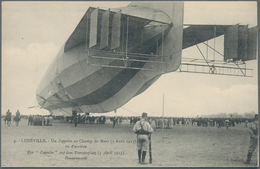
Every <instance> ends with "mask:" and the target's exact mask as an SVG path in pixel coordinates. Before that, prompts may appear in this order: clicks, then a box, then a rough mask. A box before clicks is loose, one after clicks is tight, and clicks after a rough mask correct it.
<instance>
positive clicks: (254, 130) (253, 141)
mask: <svg viewBox="0 0 260 169" xmlns="http://www.w3.org/2000/svg"><path fill="white" fill-rule="evenodd" d="M248 131H249V133H250V145H249V149H248V154H247V159H246V162H245V163H244V164H250V160H251V157H252V154H253V152H254V151H255V149H256V147H257V145H258V144H257V142H258V114H256V115H255V119H254V122H253V124H252V125H251V126H249V130H248Z"/></svg>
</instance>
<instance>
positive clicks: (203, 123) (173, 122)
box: [129, 117, 253, 129]
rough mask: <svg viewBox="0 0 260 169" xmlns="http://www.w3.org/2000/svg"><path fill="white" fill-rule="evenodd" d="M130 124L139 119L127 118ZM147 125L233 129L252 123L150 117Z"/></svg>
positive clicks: (236, 119) (226, 119)
mask: <svg viewBox="0 0 260 169" xmlns="http://www.w3.org/2000/svg"><path fill="white" fill-rule="evenodd" d="M129 120H130V124H135V123H136V122H137V121H138V120H140V117H129ZM148 121H149V123H150V124H151V125H152V126H153V128H156V129H158V128H168V129H171V128H173V126H199V127H218V128H221V127H226V128H227V129H228V127H235V126H236V125H238V124H241V123H245V127H246V126H247V123H249V122H252V121H253V119H249V118H202V117H200V118H184V117H164V118H163V117H150V118H148Z"/></svg>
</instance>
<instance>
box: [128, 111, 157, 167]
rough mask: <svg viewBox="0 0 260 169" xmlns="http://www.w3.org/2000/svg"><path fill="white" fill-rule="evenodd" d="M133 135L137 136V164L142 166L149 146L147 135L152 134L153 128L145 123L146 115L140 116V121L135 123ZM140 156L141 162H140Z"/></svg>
mask: <svg viewBox="0 0 260 169" xmlns="http://www.w3.org/2000/svg"><path fill="white" fill-rule="evenodd" d="M133 131H134V133H136V134H137V148H138V159H139V163H141V164H144V161H145V155H146V152H147V149H148V146H149V137H148V135H149V134H151V133H152V132H153V128H152V127H151V125H150V124H149V122H148V121H147V113H143V114H142V118H141V120H140V121H137V122H136V123H135V125H134V128H133ZM141 155H142V161H141Z"/></svg>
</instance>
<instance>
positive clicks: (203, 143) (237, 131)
mask: <svg viewBox="0 0 260 169" xmlns="http://www.w3.org/2000/svg"><path fill="white" fill-rule="evenodd" d="M112 126H113V124H112V123H111V122H107V123H106V124H78V127H74V125H73V124H71V123H61V122H59V121H53V125H52V126H28V125H27V120H26V119H22V121H21V123H20V124H19V126H15V125H14V124H12V125H11V126H9V127H8V126H6V125H5V124H4V123H3V120H2V126H1V130H2V131H1V138H2V140H1V150H2V151H1V166H2V167H90V166H95V167H97V166H100V167H119V166H123V167H143V166H145V167H155V166H158V167H164V166H165V167H256V166H258V160H257V159H258V158H257V154H258V150H256V151H255V152H254V154H253V156H252V161H251V164H250V165H245V164H243V161H245V160H246V155H247V149H248V146H249V134H248V132H247V128H244V125H243V124H241V125H237V126H236V127H230V128H228V129H226V128H221V129H218V128H217V127H197V126H174V127H173V129H157V130H156V131H155V132H154V133H153V134H152V158H153V163H152V164H149V163H148V162H149V153H147V156H146V162H147V164H143V165H141V164H139V163H138V159H137V158H138V157H137V149H136V135H135V134H134V133H133V132H132V128H133V125H130V124H129V121H124V122H123V123H122V124H119V125H116V126H115V128H113V127H112Z"/></svg>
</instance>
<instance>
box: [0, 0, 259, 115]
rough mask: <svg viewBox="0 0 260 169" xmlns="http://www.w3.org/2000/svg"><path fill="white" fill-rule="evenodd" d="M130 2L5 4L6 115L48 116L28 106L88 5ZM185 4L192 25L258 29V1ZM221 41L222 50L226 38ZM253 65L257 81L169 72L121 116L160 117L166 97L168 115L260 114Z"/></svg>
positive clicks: (191, 53)
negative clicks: (223, 25)
mask: <svg viewBox="0 0 260 169" xmlns="http://www.w3.org/2000/svg"><path fill="white" fill-rule="evenodd" d="M128 3H129V2H126V1H125V2H87V1H80V2H40V1H39V2H32V1H30V2H12V1H10V2H2V106H1V108H2V114H5V113H6V111H7V110H8V109H10V110H11V112H13V114H14V113H15V112H16V111H17V109H19V110H20V112H21V114H46V115H47V114H48V112H46V111H44V110H42V109H40V110H38V109H28V107H30V106H35V105H36V104H37V102H36V98H35V95H36V94H35V92H36V88H37V86H38V84H39V82H40V80H41V78H42V76H43V74H44V73H45V71H46V70H47V68H48V66H49V65H50V63H51V62H52V60H53V59H54V57H55V56H56V54H57V52H58V51H59V50H60V48H61V46H62V45H63V44H64V43H65V41H66V40H67V39H68V37H69V36H70V34H71V33H72V32H73V30H74V29H75V27H76V26H77V24H78V23H79V21H80V19H81V18H82V17H83V15H84V13H85V12H86V10H87V9H88V7H89V6H93V7H97V6H100V7H110V8H112V7H124V6H126V5H127V4H128ZM160 3H163V2H160ZM184 5H185V7H184V23H186V24H228V25H230V24H238V23H239V24H249V27H252V26H256V25H257V4H256V2H185V4H184ZM222 40H223V38H222ZM216 43H217V45H216V46H217V47H218V48H219V49H220V50H221V47H223V43H222V42H221V38H219V39H217V42H216ZM221 52H223V51H221ZM182 56H183V57H197V58H202V57H201V55H200V53H199V51H198V50H197V48H196V47H195V48H194V47H193V48H189V49H186V50H183V54H182ZM217 57H218V56H217ZM219 59H222V58H221V57H219ZM247 67H250V68H253V69H254V72H253V75H254V76H253V77H231V76H218V75H206V74H190V73H177V72H174V73H168V74H165V75H163V76H161V78H160V79H159V80H158V81H157V82H156V83H154V84H153V85H152V86H151V87H150V88H149V89H147V90H146V91H145V92H144V93H142V94H141V95H139V96H137V97H135V98H133V99H132V100H130V101H129V102H128V103H127V104H125V105H124V106H123V108H120V109H118V110H117V115H140V114H141V113H142V112H147V113H148V115H152V116H160V115H162V103H163V94H164V115H165V116H175V117H195V116H197V115H207V114H217V113H223V112H226V113H233V112H237V113H240V114H243V113H245V112H252V111H255V112H258V100H257V99H258V95H257V93H258V83H257V61H256V60H254V61H249V62H248V63H247ZM108 114H112V115H114V114H115V113H113V112H112V113H108Z"/></svg>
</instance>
